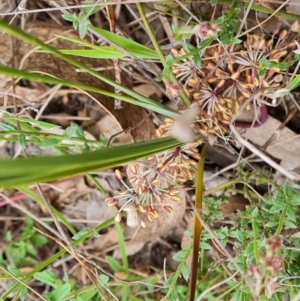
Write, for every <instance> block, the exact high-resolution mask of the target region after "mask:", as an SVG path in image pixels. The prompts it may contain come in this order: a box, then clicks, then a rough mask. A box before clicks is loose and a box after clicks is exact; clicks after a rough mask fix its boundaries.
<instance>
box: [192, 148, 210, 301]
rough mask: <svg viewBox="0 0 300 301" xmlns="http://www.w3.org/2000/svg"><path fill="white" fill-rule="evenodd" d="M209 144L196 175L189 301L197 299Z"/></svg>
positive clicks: (203, 150)
mask: <svg viewBox="0 0 300 301" xmlns="http://www.w3.org/2000/svg"><path fill="white" fill-rule="evenodd" d="M207 147H208V145H207V144H205V145H204V146H203V149H202V151H201V158H200V160H199V162H198V169H197V175H196V199H195V215H194V237H193V252H192V264H191V278H190V289H189V290H190V292H189V301H194V300H195V293H196V282H197V271H198V259H199V250H200V236H201V231H202V225H201V222H200V220H199V219H198V217H197V215H198V214H200V215H201V211H202V198H203V172H204V163H205V156H206V152H207Z"/></svg>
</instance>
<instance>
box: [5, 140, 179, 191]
mask: <svg viewBox="0 0 300 301" xmlns="http://www.w3.org/2000/svg"><path fill="white" fill-rule="evenodd" d="M181 144H182V143H181V142H179V141H177V140H176V139H174V138H171V137H166V138H160V139H154V140H149V141H145V142H137V143H133V144H128V145H122V146H118V147H112V148H108V149H100V150H97V151H93V152H89V153H83V154H79V155H65V156H57V157H30V158H18V159H16V160H9V159H2V160H0V188H10V187H15V186H17V185H28V184H33V183H36V182H48V181H52V180H55V179H58V178H65V177H68V176H72V175H75V174H81V173H85V172H89V171H93V170H101V169H106V168H110V167H113V166H117V165H120V164H124V163H127V162H130V161H133V160H136V159H140V158H143V157H146V156H150V155H153V154H155V153H158V152H162V151H165V150H167V149H170V148H173V147H176V146H179V145H181Z"/></svg>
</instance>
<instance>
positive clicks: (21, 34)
mask: <svg viewBox="0 0 300 301" xmlns="http://www.w3.org/2000/svg"><path fill="white" fill-rule="evenodd" d="M0 29H2V30H5V31H6V32H7V33H10V34H11V35H13V36H15V37H16V38H19V39H22V40H23V41H26V42H28V43H31V44H32V45H35V46H40V47H41V49H42V50H44V51H47V52H49V53H52V54H53V55H55V56H57V57H59V58H61V59H63V60H64V61H66V62H68V63H70V64H72V65H73V66H75V67H77V68H80V69H82V70H84V71H86V72H87V73H89V74H91V75H93V76H95V77H96V78H98V79H100V80H102V81H103V82H105V83H107V84H109V85H111V86H113V87H114V88H116V89H118V90H120V91H121V92H123V93H126V94H128V95H129V96H131V97H133V98H135V99H136V102H138V104H137V105H139V106H144V105H145V104H148V105H149V106H150V107H149V106H148V108H149V109H150V110H152V111H155V112H156V110H155V108H157V107H161V108H164V111H168V112H169V115H172V117H171V116H169V115H167V116H169V117H171V118H173V117H176V116H178V113H177V112H176V111H174V110H172V109H170V108H168V107H166V106H164V105H162V104H159V103H157V102H156V101H154V100H152V99H150V98H148V97H146V96H143V95H142V94H140V93H137V92H135V91H134V90H132V89H130V88H128V87H126V86H124V85H121V84H119V83H117V82H115V81H114V80H112V79H110V78H108V77H106V76H104V75H103V74H101V73H99V72H97V71H95V70H93V69H91V68H90V67H88V66H86V65H85V64H83V63H81V62H79V61H77V60H75V59H74V58H72V57H70V56H68V55H65V54H63V53H61V52H59V50H57V49H55V48H54V47H52V46H50V45H48V44H45V43H44V42H42V41H41V40H39V39H37V38H35V37H33V36H31V35H30V34H28V33H26V32H25V31H23V30H21V29H19V28H18V27H16V26H13V25H9V24H7V23H6V22H5V21H3V20H0ZM0 67H1V69H0V73H4V74H7V75H11V76H14V74H12V72H11V71H12V70H15V71H16V74H15V76H22V75H20V74H18V72H17V71H18V70H17V69H14V68H9V67H6V66H3V65H2V66H0ZM5 67H6V68H5ZM9 69H11V70H9ZM22 72H24V70H22ZM33 74H34V73H33ZM39 76H40V78H41V79H46V77H45V75H44V76H42V74H39ZM48 78H50V77H49V76H48ZM41 79H40V81H43V80H41ZM36 80H38V79H36ZM53 80H54V78H53ZM53 80H52V82H53ZM56 80H57V79H56ZM58 81H59V82H55V83H60V84H64V83H66V82H69V84H70V83H72V84H71V86H72V87H78V85H80V86H81V88H82V89H85V88H84V86H86V87H87V88H89V89H87V91H91V89H93V92H96V90H97V88H95V87H90V86H87V85H83V84H78V83H77V85H76V84H74V82H71V81H66V80H64V81H63V80H58ZM46 82H47V83H50V82H49V80H48V81H46ZM100 90H101V89H98V92H96V93H101V94H104V91H103V90H102V92H99V91H100ZM107 93H108V92H107ZM111 94H114V93H111ZM106 95H108V94H106ZM116 98H117V99H121V100H124V101H128V100H130V98H128V97H125V98H124V96H123V97H121V95H120V96H119V95H117V96H116ZM126 98H127V99H128V100H126ZM131 100H132V99H131ZM151 107H152V108H151Z"/></svg>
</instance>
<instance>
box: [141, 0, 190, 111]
mask: <svg viewBox="0 0 300 301" xmlns="http://www.w3.org/2000/svg"><path fill="white" fill-rule="evenodd" d="M136 6H137V8H138V10H139V13H140V15H141V18H142V20H143V22H144V26H145V28H146V30H147V33H148V35H149V37H150V39H151V42H152V44H153V46H154V49H155V50H156V52H157V54H158V56H159V59H160V61H161V63H162V64H163V66H164V67H166V66H167V62H166V58H165V55H164V53H163V52H162V50H161V48H160V46H159V44H158V43H157V40H156V38H155V35H154V33H153V31H152V28H151V26H150V24H149V22H148V20H147V18H146V15H145V12H144V9H143V6H142V4H141V3H136ZM170 79H171V81H172V83H173V84H178V82H177V79H176V77H175V76H174V75H173V74H171V75H170ZM179 95H180V97H181V99H182V101H183V102H184V104H185V105H186V107H187V108H189V107H190V106H191V102H190V100H189V99H188V97H187V95H186V94H185V92H184V90H183V89H181V90H180V92H179Z"/></svg>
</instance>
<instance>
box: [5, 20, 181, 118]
mask: <svg viewBox="0 0 300 301" xmlns="http://www.w3.org/2000/svg"><path fill="white" fill-rule="evenodd" d="M0 22H1V20H0ZM0 73H2V74H6V75H9V76H12V77H13V76H16V77H17V76H18V77H21V78H23V79H27V80H35V81H38V82H43V83H47V84H54V85H56V84H59V85H64V86H67V87H74V88H77V89H81V90H85V91H89V92H94V93H99V94H102V95H107V96H110V97H113V98H118V99H121V100H124V101H126V102H129V103H131V104H134V105H137V106H140V107H144V108H146V109H148V110H151V111H154V112H156V113H160V114H163V115H165V116H168V117H170V118H176V117H178V116H179V114H178V113H177V112H176V111H174V110H172V109H170V108H168V107H166V106H164V105H163V104H161V103H158V102H156V101H154V100H152V99H148V101H146V102H142V101H140V100H137V99H134V98H131V97H128V96H125V95H119V94H115V93H113V92H109V91H106V90H102V89H99V88H96V87H93V86H89V85H85V84H82V83H78V82H74V81H70V80H66V79H60V78H56V77H52V76H49V75H46V74H40V73H36V72H29V71H27V70H20V69H17V68H12V67H7V66H3V65H1V64H0ZM112 101H113V100H112Z"/></svg>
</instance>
